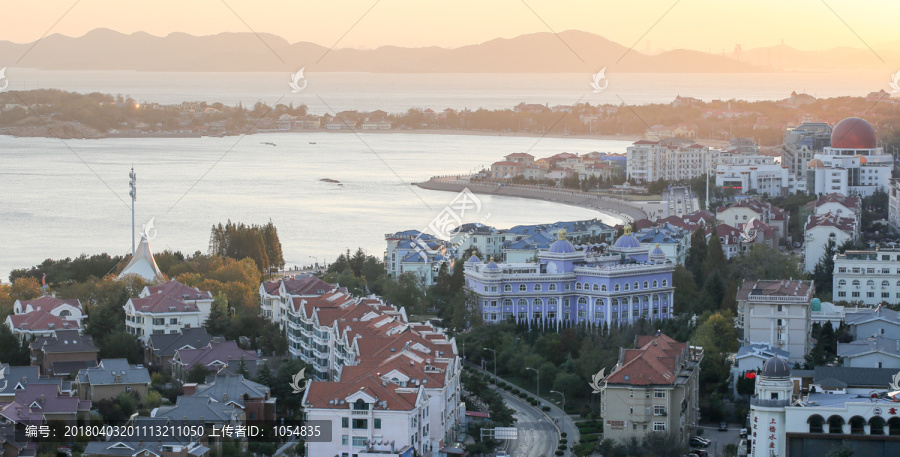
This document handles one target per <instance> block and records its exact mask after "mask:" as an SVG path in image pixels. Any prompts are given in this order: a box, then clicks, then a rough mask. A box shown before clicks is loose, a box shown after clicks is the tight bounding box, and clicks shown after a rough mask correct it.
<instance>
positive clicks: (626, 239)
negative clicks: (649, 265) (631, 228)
mask: <svg viewBox="0 0 900 457" xmlns="http://www.w3.org/2000/svg"><path fill="white" fill-rule="evenodd" d="M613 247H617V248H639V247H641V242H640V241H638V239H637V238H635V236H634V235H631V234H628V235H622V236H620V237H619V239H617V240H616V244H614V245H613Z"/></svg>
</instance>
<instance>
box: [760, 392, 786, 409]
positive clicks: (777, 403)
mask: <svg viewBox="0 0 900 457" xmlns="http://www.w3.org/2000/svg"><path fill="white" fill-rule="evenodd" d="M750 405H751V406H759V407H762V408H783V407H785V406H790V405H791V401H790V400H766V399H762V398H757V397H756V395H754V396H752V397H750Z"/></svg>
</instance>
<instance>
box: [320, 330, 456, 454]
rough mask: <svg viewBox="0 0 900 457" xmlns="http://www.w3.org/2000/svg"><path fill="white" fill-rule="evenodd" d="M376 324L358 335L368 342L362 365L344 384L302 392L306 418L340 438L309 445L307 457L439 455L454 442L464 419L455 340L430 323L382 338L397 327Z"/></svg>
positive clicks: (349, 371)
mask: <svg viewBox="0 0 900 457" xmlns="http://www.w3.org/2000/svg"><path fill="white" fill-rule="evenodd" d="M373 321H374V322H373V324H372V325H371V326H368V327H359V328H360V331H359V332H358V333H357V332H356V331H355V330H354V331H353V339H354V341H355V340H357V339H361V340H362V342H361V343H360V344H359V345H358V347H359V348H360V349H362V351H361V353H360V355H359V360H358V363H357V364H355V365H352V366H346V367H344V368H343V373H342V376H341V380H340V381H338V382H318V381H313V382H310V384H309V388H308V389H307V390H306V392H305V393H304V397H303V407H304V411H306V414H307V417H308V419H309V420H328V421H331V422H332V430H340V431H341V432H340V433H337V432H336V433H335V435H339V434H340V435H341V436H342V439H340V440H338V439H335V440H331V441H330V442H321V443H312V442H310V443H307V446H309V455H341V453H343V452H346V453H348V455H349V454H350V453H352V454H359V455H367V453H373V454H391V455H405V454H403V453H404V452H407V451H409V450H410V449H413V450H415V451H416V452H418V453H419V455H433V453H435V452H437V451H439V450H440V449H441V448H443V446H445V445H446V444H447V443H450V442H452V441H453V440H454V438H455V435H456V424H457V423H458V422H459V421H460V418H461V417H463V416H464V414H465V407H464V406H462V405H461V403H460V390H461V386H460V374H461V372H462V367H461V365H460V359H459V356H458V354H457V350H456V343H455V341H454V340H449V341H448V340H447V339H446V336H445V335H443V334H442V333H439V332H437V331H436V330H434V329H433V328H432V327H431V326H430V325H426V324H413V325H411V324H404V325H402V326H399V327H398V326H393V327H389V328H390V330H389V331H386V332H384V331H380V330H379V329H381V328H384V327H386V326H390V325H392V324H394V323H395V322H383V321H382V320H373ZM352 326H353V324H352V323H351V324H349V326H348V327H352ZM357 326H359V324H357Z"/></svg>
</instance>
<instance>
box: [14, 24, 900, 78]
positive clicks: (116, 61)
mask: <svg viewBox="0 0 900 457" xmlns="http://www.w3.org/2000/svg"><path fill="white" fill-rule="evenodd" d="M260 40H262V41H263V42H262V43H261V42H260ZM32 45H33V43H12V42H9V41H0V62H19V60H20V58H22V56H25V58H24V59H22V60H21V64H20V65H21V66H22V67H27V68H37V69H42V70H134V71H172V72H181V71H190V72H245V71H246V72H260V71H279V72H280V71H285V72H291V73H293V72H295V71H297V70H299V69H300V68H301V67H305V68H307V70H310V71H316V72H347V71H352V72H373V73H589V72H590V73H594V72H597V71H599V70H600V69H601V68H603V67H607V66H609V67H610V69H613V68H614V69H615V71H616V72H617V73H735V72H743V73H753V72H778V71H829V72H830V71H834V70H835V69H855V70H859V69H867V70H873V71H878V72H884V71H885V70H884V68H885V65H884V62H888V63H897V62H900V52H898V50H897V47H896V46H895V45H894V46H892V45H891V44H890V43H884V44H878V43H873V46H874V48H875V49H876V50H877V52H878V55H879V56H881V57H880V58H881V59H884V61H882V60H879V59H876V58H874V57H873V56H872V54H871V51H869V50H868V49H865V48H850V47H842V48H836V49H828V50H823V51H802V50H798V49H795V48H792V47H790V46H788V45H785V44H780V45H776V46H768V47H761V48H755V49H744V50H743V51H742V52H740V54H739V55H738V54H737V53H735V52H733V50H731V49H728V50H724V49H723V50H721V52H719V50H716V52H701V51H695V50H688V49H674V50H670V51H665V52H662V53H658V54H647V53H644V52H641V50H639V49H632V48H629V46H628V45H623V44H620V43H616V42H614V41H611V40H609V39H606V38H604V37H602V36H600V35H596V34H593V33H588V32H583V31H579V30H566V31H562V32H559V33H558V34H553V33H550V32H541V33H531V34H525V35H521V36H517V37H513V38H496V39H493V40H489V41H486V42H483V43H479V44H473V45H468V46H460V47H457V48H442V47H438V46H430V47H423V48H405V47H399V46H382V47H379V48H376V49H367V50H361V49H349V48H336V49H329V48H328V47H327V46H322V45H320V44H316V43H309V42H297V43H290V42H288V41H287V40H285V39H284V38H282V37H280V36H277V35H272V34H268V33H260V34H253V33H249V32H246V33H220V34H216V35H210V36H194V35H189V34H186V33H171V34H169V35H167V36H164V37H159V36H154V35H150V34H149V33H146V32H136V33H132V34H124V33H120V32H116V31H113V30H109V29H95V30H92V31H90V32H88V33H87V34H85V35H84V36H80V37H69V36H64V35H60V34H51V35H49V36H47V37H45V38H43V39H42V40H40V46H34V48H33V49H32ZM267 48H268V49H267ZM26 54H27V55H26ZM326 54H327V58H324V59H323V58H322V57H323V56H325V55H326ZM626 54H627V56H626ZM623 56H625V57H626V58H623ZM889 67H890V68H893V65H889ZM885 76H887V75H885Z"/></svg>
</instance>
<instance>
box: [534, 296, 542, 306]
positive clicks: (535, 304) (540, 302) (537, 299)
mask: <svg viewBox="0 0 900 457" xmlns="http://www.w3.org/2000/svg"><path fill="white" fill-rule="evenodd" d="M532 305H534V306H543V305H544V300H541V299H540V298H535V299H534V303H532Z"/></svg>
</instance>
